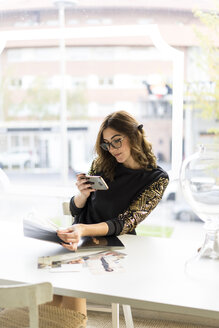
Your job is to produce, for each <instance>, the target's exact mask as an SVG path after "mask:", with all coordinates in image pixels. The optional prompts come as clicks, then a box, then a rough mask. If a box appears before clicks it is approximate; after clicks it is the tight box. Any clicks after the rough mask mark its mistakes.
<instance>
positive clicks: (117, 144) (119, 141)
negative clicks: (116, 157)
mask: <svg viewBox="0 0 219 328" xmlns="http://www.w3.org/2000/svg"><path fill="white" fill-rule="evenodd" d="M124 138H125V137H119V138H115V139H113V141H112V142H103V143H101V144H100V147H101V148H102V149H103V150H105V151H109V150H110V146H112V147H113V148H115V149H119V148H120V147H122V141H123V139H124Z"/></svg>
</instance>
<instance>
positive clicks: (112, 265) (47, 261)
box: [38, 250, 126, 274]
mask: <svg viewBox="0 0 219 328" xmlns="http://www.w3.org/2000/svg"><path fill="white" fill-rule="evenodd" d="M125 256H126V254H125V253H121V252H118V251H113V250H106V251H101V252H97V253H91V252H88V253H86V254H84V255H81V256H78V255H77V256H76V254H75V253H71V254H69V253H67V254H61V255H55V256H42V257H39V258H38V269H44V270H48V271H50V272H79V271H81V270H82V269H83V268H88V269H89V271H90V272H91V273H92V274H104V273H109V272H114V273H116V272H123V271H124V266H123V260H124V258H125Z"/></svg>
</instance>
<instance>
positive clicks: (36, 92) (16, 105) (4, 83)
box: [0, 70, 87, 120]
mask: <svg viewBox="0 0 219 328" xmlns="http://www.w3.org/2000/svg"><path fill="white" fill-rule="evenodd" d="M14 80H19V79H16V78H14V74H13V72H10V71H9V70H7V72H5V75H4V76H3V77H2V79H1V84H0V100H1V101H0V105H1V108H2V111H3V114H2V117H3V119H4V120H19V119H25V120H58V119H59V118H60V89H57V88H56V89H54V88H53V89H52V88H48V86H47V80H46V79H45V78H44V77H41V76H38V77H36V78H35V79H34V80H33V82H32V83H31V85H30V87H29V88H27V89H22V88H21V86H19V85H16V83H15V85H12V84H13V82H12V81H14ZM66 97H67V115H68V118H69V119H83V118H85V117H86V114H87V100H86V97H85V90H84V89H81V88H80V89H79V88H76V89H74V90H73V91H69V90H67V92H66Z"/></svg>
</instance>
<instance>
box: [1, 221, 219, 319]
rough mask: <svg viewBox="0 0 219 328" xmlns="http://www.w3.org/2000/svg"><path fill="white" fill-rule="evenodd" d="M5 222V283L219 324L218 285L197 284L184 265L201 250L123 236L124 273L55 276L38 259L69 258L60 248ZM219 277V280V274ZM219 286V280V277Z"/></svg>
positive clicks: (188, 244)
mask: <svg viewBox="0 0 219 328" xmlns="http://www.w3.org/2000/svg"><path fill="white" fill-rule="evenodd" d="M0 222H1V238H0V283H2V284H3V283H8V282H27V283H31V282H40V281H49V282H51V283H52V284H53V286H54V293H56V294H59V295H66V296H74V297H82V298H87V300H90V301H98V302H99V303H100V304H110V303H120V304H129V305H131V306H132V307H134V308H140V309H147V310H150V311H159V312H163V313H164V312H168V313H169V314H170V316H171V314H181V315H193V316H199V317H202V318H203V319H204V318H205V319H206V318H211V319H218V320H219V282H218V283H215V282H214V283H211V282H210V281H205V280H204V281H203V280H199V279H197V280H193V279H191V278H190V277H188V276H186V275H185V273H184V264H185V261H186V260H187V259H188V258H189V257H190V256H191V255H193V254H194V253H195V252H196V251H197V248H198V247H199V246H200V245H198V244H197V242H194V243H192V242H188V241H187V242H184V241H182V240H180V241H177V240H171V239H165V238H152V237H138V236H132V235H124V236H121V237H120V238H121V240H122V241H123V243H124V244H125V249H124V250H123V251H124V252H125V253H126V254H127V258H126V261H125V272H123V273H113V272H112V273H108V274H104V275H93V274H91V273H89V272H88V271H86V270H85V271H83V270H82V271H81V272H68V273H51V272H46V271H44V270H39V269H37V258H38V257H39V256H45V255H54V254H57V253H65V252H68V251H67V250H65V249H63V248H62V247H61V246H59V245H56V244H53V243H49V242H43V241H39V240H34V239H30V238H25V237H23V235H22V229H21V226H17V225H15V224H13V226H12V225H11V224H9V223H6V222H4V221H0ZM218 277H219V275H218ZM218 281H219V278H218Z"/></svg>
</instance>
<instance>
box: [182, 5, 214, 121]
mask: <svg viewBox="0 0 219 328" xmlns="http://www.w3.org/2000/svg"><path fill="white" fill-rule="evenodd" d="M215 4H216V9H215V11H208V12H203V11H200V10H197V11H196V12H195V13H194V15H195V17H197V18H198V19H199V21H200V23H201V28H198V27H196V28H195V33H196V35H197V37H198V40H199V43H200V47H201V49H202V51H203V55H204V56H203V57H201V58H200V57H199V58H197V60H196V63H197V65H198V66H199V67H200V68H201V69H202V71H204V72H205V73H206V76H208V79H209V83H200V82H196V83H193V85H192V87H191V86H190V88H189V90H188V94H189V96H190V98H191V101H192V103H193V106H194V107H195V108H197V109H201V111H202V116H203V117H204V118H213V119H219V48H218V45H219V1H218V0H217V1H215ZM203 27H204V28H203ZM202 28H203V29H202Z"/></svg>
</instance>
